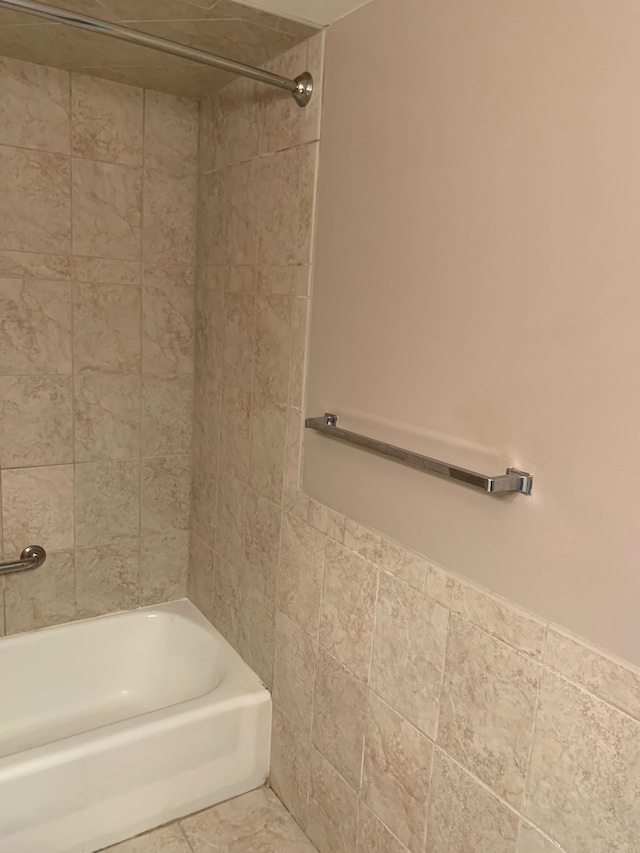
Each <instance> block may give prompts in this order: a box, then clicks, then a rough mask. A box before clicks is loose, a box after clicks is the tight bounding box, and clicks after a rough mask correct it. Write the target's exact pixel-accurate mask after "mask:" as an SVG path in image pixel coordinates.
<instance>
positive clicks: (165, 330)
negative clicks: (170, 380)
mask: <svg viewBox="0 0 640 853" xmlns="http://www.w3.org/2000/svg"><path fill="white" fill-rule="evenodd" d="M193 313H194V291H193V289H192V288H189V287H173V286H162V287H158V286H156V287H146V286H145V287H144V288H143V292H142V370H143V372H144V373H147V374H160V375H163V374H164V375H167V374H176V373H193V360H194V355H193V325H194V323H193Z"/></svg>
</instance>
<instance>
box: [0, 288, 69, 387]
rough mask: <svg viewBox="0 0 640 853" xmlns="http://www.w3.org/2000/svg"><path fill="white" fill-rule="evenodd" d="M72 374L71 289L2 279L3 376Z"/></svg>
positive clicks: (0, 368)
mask: <svg viewBox="0 0 640 853" xmlns="http://www.w3.org/2000/svg"><path fill="white" fill-rule="evenodd" d="M30 373H59V374H69V373H71V288H70V286H69V285H68V284H65V283H64V282H59V281H24V280H22V279H7V278H5V279H0V374H2V375H16V374H30Z"/></svg>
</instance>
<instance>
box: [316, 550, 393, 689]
mask: <svg viewBox="0 0 640 853" xmlns="http://www.w3.org/2000/svg"><path fill="white" fill-rule="evenodd" d="M377 584H378V573H377V570H376V569H375V568H374V567H373V566H372V565H371V563H368V562H367V561H366V560H363V559H362V557H359V556H357V555H356V554H354V553H353V552H352V551H349V550H348V549H347V548H344V547H343V546H342V545H339V544H338V543H337V542H328V543H327V551H326V561H325V569H324V583H323V589H322V600H321V604H320V625H319V632H318V637H319V641H320V644H321V645H322V646H324V648H325V649H327V650H328V651H329V652H331V654H333V655H335V657H336V658H337V659H338V660H339V661H340V662H341V663H343V664H344V665H345V666H346V667H348V669H350V670H351V672H353V673H354V674H355V675H356V676H357V677H358V678H360V679H361V680H362V681H367V680H368V678H369V667H370V661H371V643H372V639H373V623H374V614H375V603H376V594H377Z"/></svg>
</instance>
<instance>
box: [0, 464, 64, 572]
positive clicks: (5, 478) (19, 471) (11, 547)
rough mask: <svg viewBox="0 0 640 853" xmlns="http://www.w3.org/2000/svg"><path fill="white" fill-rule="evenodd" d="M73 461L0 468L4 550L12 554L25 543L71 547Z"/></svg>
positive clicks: (57, 548)
mask: <svg viewBox="0 0 640 853" xmlns="http://www.w3.org/2000/svg"><path fill="white" fill-rule="evenodd" d="M73 467H74V466H73V465H50V466H46V467H43V468H14V469H12V470H4V471H2V477H1V484H2V526H3V538H4V553H5V556H6V558H7V559H9V558H11V559H13V558H15V556H16V554H20V553H21V552H22V549H23V548H24V547H25V546H26V545H30V544H36V545H42V547H43V548H44V549H45V550H46V551H64V550H66V549H68V548H72V547H73V527H74V521H73V479H74V477H73Z"/></svg>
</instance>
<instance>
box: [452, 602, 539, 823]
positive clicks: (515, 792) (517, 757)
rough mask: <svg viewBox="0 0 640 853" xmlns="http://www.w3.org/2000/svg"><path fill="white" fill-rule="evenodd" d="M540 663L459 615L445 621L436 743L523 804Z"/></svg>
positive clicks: (518, 804)
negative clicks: (445, 638)
mask: <svg viewBox="0 0 640 853" xmlns="http://www.w3.org/2000/svg"><path fill="white" fill-rule="evenodd" d="M539 677H540V668H539V666H538V665H537V664H536V663H534V662H533V661H531V660H530V659H529V658H528V657H526V656H525V655H522V654H521V653H519V652H516V651H515V650H513V649H512V648H510V647H509V646H507V645H506V644H504V643H502V642H500V641H499V640H496V639H494V638H493V637H491V636H489V635H488V634H486V633H484V631H481V630H480V629H478V628H476V627H474V626H473V625H471V624H470V623H469V622H466V621H465V620H463V619H461V618H460V617H459V616H455V615H452V616H451V618H450V621H449V636H448V639H447V659H446V664H445V674H444V681H443V685H442V696H441V699H440V719H439V724H438V745H439V746H441V747H442V748H443V749H445V750H446V751H447V752H448V753H449V754H450V755H451V756H452V757H453V758H455V759H456V760H457V761H459V762H460V763H461V764H463V765H464V766H465V767H467V768H469V770H471V771H472V772H473V773H475V775H476V776H478V778H479V779H481V780H482V781H483V782H484V783H485V784H486V785H489V787H491V788H492V789H493V790H494V791H495V792H496V793H497V794H499V795H500V796H501V797H503V798H504V799H506V800H507V801H508V802H509V803H510V804H511V805H513V806H515V807H516V808H519V807H521V806H522V802H523V797H524V789H525V780H526V773H527V761H528V758H529V750H530V746H531V733H532V729H533V718H534V714H535V707H536V700H537V695H538V683H539Z"/></svg>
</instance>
